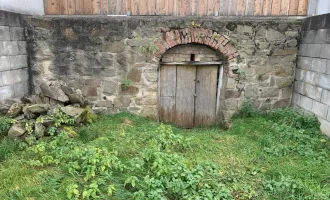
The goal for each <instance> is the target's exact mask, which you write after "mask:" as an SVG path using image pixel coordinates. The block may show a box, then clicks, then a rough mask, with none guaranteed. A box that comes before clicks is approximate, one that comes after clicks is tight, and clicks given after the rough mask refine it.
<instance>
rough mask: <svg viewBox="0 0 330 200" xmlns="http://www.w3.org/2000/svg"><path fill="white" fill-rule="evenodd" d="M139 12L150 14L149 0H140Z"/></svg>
mask: <svg viewBox="0 0 330 200" xmlns="http://www.w3.org/2000/svg"><path fill="white" fill-rule="evenodd" d="M139 7H140V9H139V11H140V12H139V14H140V15H147V14H148V0H139Z"/></svg>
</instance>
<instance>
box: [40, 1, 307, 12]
mask: <svg viewBox="0 0 330 200" xmlns="http://www.w3.org/2000/svg"><path fill="white" fill-rule="evenodd" d="M308 5H309V0H45V13H46V14H48V15H180V16H189V15H198V16H207V15H208V16H236V15H237V16H296V15H307V10H308Z"/></svg>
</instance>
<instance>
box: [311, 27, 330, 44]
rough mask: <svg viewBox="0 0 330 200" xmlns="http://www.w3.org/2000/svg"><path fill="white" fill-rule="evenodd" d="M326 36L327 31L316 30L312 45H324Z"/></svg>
mask: <svg viewBox="0 0 330 200" xmlns="http://www.w3.org/2000/svg"><path fill="white" fill-rule="evenodd" d="M327 35H328V29H318V30H316V35H315V40H314V44H323V43H326V40H327Z"/></svg>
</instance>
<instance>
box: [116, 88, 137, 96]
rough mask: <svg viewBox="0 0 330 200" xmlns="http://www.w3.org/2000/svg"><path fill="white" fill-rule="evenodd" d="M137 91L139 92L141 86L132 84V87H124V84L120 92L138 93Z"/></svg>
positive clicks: (125, 93) (126, 93) (124, 93)
mask: <svg viewBox="0 0 330 200" xmlns="http://www.w3.org/2000/svg"><path fill="white" fill-rule="evenodd" d="M137 93H139V88H137V87H135V86H130V87H124V86H122V87H121V89H120V93H119V94H121V95H136V94H137Z"/></svg>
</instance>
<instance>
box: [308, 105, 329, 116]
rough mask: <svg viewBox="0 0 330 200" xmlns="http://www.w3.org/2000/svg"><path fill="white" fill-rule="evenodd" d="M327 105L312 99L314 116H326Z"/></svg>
mask: <svg viewBox="0 0 330 200" xmlns="http://www.w3.org/2000/svg"><path fill="white" fill-rule="evenodd" d="M328 109H329V106H328V105H325V104H323V103H320V102H318V101H313V106H312V113H314V114H315V115H316V116H318V117H321V118H322V119H326V118H327V114H328Z"/></svg>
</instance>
